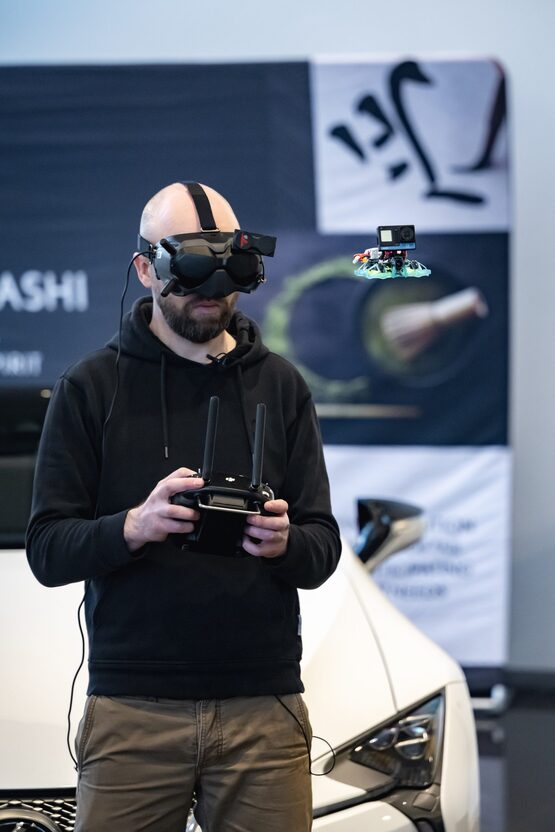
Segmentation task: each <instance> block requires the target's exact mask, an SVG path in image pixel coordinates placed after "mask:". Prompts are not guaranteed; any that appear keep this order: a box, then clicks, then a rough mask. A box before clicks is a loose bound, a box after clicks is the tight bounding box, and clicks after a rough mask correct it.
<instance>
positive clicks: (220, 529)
mask: <svg viewBox="0 0 555 832" xmlns="http://www.w3.org/2000/svg"><path fill="white" fill-rule="evenodd" d="M218 409H219V399H218V397H217V396H212V398H211V399H210V405H209V409H208V424H207V427H206V439H205V443H204V459H203V465H202V469H199V472H198V474H196V475H194V476H199V477H202V478H203V480H204V485H203V486H202V488H195V489H193V490H191V491H180V492H179V493H178V494H174V495H173V497H171V499H170V502H171V503H173V504H174V505H179V506H186V507H187V508H195V509H197V510H198V511H199V512H200V519H199V520H198V522H197V523H196V525H195V529H194V530H193V531H192V532H189V533H188V534H180V535H175V536H174V540H176V542H177V543H178V545H179V546H180V547H181V548H182V549H185V550H190V551H195V552H211V553H214V554H222V555H231V556H243V555H245V554H246V553H245V552H244V550H243V548H242V546H241V541H242V539H243V532H244V528H245V521H246V517H247V515H249V514H264V513H265V511H264V504H265V503H266V502H267V501H268V500H273V499H274V493H273V491H272V489H271V488H270V486H269V485H267V484H266V483H263V482H262V461H263V455H264V433H265V427H266V405H264V404H258V405H257V408H256V427H255V434H254V451H253V457H252V472H251V477H250V479H249V478H248V477H245V476H242V475H239V474H222V473H219V472H213V470H212V469H213V463H214V449H215V445H216V431H217V426H218Z"/></svg>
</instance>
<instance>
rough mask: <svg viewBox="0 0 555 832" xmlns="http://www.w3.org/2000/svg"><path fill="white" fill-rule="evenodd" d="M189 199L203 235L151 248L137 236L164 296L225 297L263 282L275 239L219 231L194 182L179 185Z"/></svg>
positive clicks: (182, 236) (170, 239)
mask: <svg viewBox="0 0 555 832" xmlns="http://www.w3.org/2000/svg"><path fill="white" fill-rule="evenodd" d="M182 184H183V185H185V186H186V188H187V190H188V191H189V193H190V194H191V197H192V199H193V202H194V205H195V209H196V212H197V214H198V218H199V222H200V227H201V231H199V232H194V233H192V234H175V235H173V236H171V237H163V238H162V239H161V240H159V241H158V242H157V243H156V244H155V245H152V243H149V242H148V240H145V239H144V237H141V235H140V234H139V237H138V245H139V251H141V252H143V253H145V254H146V256H147V257H148V258H149V260H150V262H151V263H153V264H154V270H155V272H156V277H157V278H158V280H162V281H164V287H163V289H162V295H163V297H166V296H167V295H169V294H170V293H171V294H173V295H178V296H180V297H182V296H184V295H190V294H193V293H194V294H196V295H200V296H201V297H204V298H223V297H225V296H226V295H230V294H231V293H232V292H252V291H254V289H256V288H257V287H258V286H259V285H260V284H261V283H263V282H264V281H265V279H266V278H265V275H264V262H263V260H262V256H263V255H265V256H268V257H273V256H274V251H275V248H276V238H275V237H270V236H267V235H263V234H254V233H251V232H248V231H241V230H237V231H234V232H223V231H220V230H219V229H218V227H217V225H216V223H215V221H214V216H213V214H212V209H211V207H210V202H209V201H208V197H207V196H206V193H205V191H204V189H203V188H202V187H201V185H199V184H198V182H183V183H182Z"/></svg>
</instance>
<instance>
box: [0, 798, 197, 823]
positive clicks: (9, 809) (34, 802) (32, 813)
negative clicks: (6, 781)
mask: <svg viewBox="0 0 555 832" xmlns="http://www.w3.org/2000/svg"><path fill="white" fill-rule="evenodd" d="M75 811H76V802H75V793H72V794H64V795H63V796H62V795H55V796H52V795H46V794H45V795H42V794H41V795H39V794H38V793H37V792H35V793H34V794H33V796H31V797H27V798H24V797H21V796H19V797H12V796H11V795H6V794H5V793H4V794H0V832H73V830H74V829H75ZM183 832H202V830H201V828H200V826H198V825H197V823H196V821H195V818H194V815H193V813H192V811H191V812H190V813H189V817H188V819H187V825H186V827H185V829H184V830H183Z"/></svg>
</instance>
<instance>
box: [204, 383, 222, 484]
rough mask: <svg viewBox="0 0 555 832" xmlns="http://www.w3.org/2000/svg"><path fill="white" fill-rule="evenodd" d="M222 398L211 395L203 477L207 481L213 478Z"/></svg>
mask: <svg viewBox="0 0 555 832" xmlns="http://www.w3.org/2000/svg"><path fill="white" fill-rule="evenodd" d="M219 405H220V400H219V398H218V397H217V396H211V398H210V405H209V407H208V424H207V426H206V439H205V440H204V460H203V462H202V471H201V477H202V478H203V480H204V482H205V483H209V482H210V480H211V479H212V466H213V464H214V448H215V446H216V429H217V427H218V407H219Z"/></svg>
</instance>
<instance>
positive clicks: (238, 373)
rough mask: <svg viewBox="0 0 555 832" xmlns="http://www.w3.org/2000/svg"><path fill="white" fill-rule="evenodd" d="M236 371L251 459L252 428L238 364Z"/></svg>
mask: <svg viewBox="0 0 555 832" xmlns="http://www.w3.org/2000/svg"><path fill="white" fill-rule="evenodd" d="M235 367H236V369H237V384H238V386H239V398H240V399H241V413H242V415H243V426H244V428H245V433H246V434H247V442H248V443H249V448H250V451H251V457H252V455H253V454H254V445H253V438H252V427H251V425H249V418H248V415H247V400H246V398H245V386H244V384H243V370H242V368H241V365H240V364H236V365H235Z"/></svg>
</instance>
